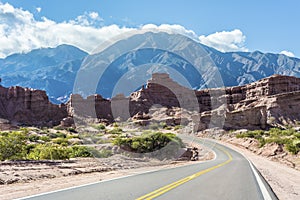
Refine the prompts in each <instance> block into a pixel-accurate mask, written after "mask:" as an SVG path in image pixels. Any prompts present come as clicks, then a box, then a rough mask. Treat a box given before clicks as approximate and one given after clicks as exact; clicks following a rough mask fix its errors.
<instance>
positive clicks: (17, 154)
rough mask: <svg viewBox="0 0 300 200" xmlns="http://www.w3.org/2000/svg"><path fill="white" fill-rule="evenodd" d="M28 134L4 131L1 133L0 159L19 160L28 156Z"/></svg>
mask: <svg viewBox="0 0 300 200" xmlns="http://www.w3.org/2000/svg"><path fill="white" fill-rule="evenodd" d="M26 139H27V138H26V134H25V133H24V132H17V131H14V132H9V133H8V132H3V133H1V134H0V160H19V159H23V158H24V157H25V156H26Z"/></svg>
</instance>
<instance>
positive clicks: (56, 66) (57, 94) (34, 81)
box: [0, 45, 87, 103]
mask: <svg viewBox="0 0 300 200" xmlns="http://www.w3.org/2000/svg"><path fill="white" fill-rule="evenodd" d="M86 55H87V53H86V52H84V51H81V50H80V49H78V48H76V47H74V46H70V45H60V46H58V47H56V48H44V49H36V50H33V51H31V52H29V53H26V54H14V55H11V56H8V57H7V58H5V59H0V74H1V75H0V76H1V78H2V85H3V86H6V87H8V86H14V85H19V86H23V87H31V88H35V89H42V90H46V91H47V94H48V95H49V97H50V99H51V101H52V102H55V103H59V102H63V101H65V100H66V99H68V98H69V95H70V93H71V91H72V89H73V83H74V79H75V76H76V73H77V71H78V70H79V68H80V66H81V63H82V60H83V58H84V57H85V56H86Z"/></svg>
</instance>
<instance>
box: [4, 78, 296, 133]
mask: <svg viewBox="0 0 300 200" xmlns="http://www.w3.org/2000/svg"><path fill="white" fill-rule="evenodd" d="M159 109H160V110H159ZM299 109H300V79H299V78H296V77H290V76H280V75H273V76H271V77H269V78H265V79H262V80H260V81H257V82H254V83H251V84H248V85H245V86H238V87H228V88H218V89H206V90H201V91H193V90H190V89H188V88H185V87H183V86H181V85H179V84H177V83H176V82H175V81H173V80H172V79H171V78H170V77H169V75H167V74H159V73H157V74H153V76H152V79H151V80H149V81H148V82H147V84H146V86H144V87H142V88H141V89H140V90H139V91H136V92H133V93H132V94H131V95H130V96H129V97H125V96H124V95H117V96H116V97H114V98H112V99H105V98H102V97H101V96H100V95H92V96H89V97H87V98H82V97H81V96H80V95H77V94H73V95H71V97H70V100H69V102H68V103H67V105H63V104H62V105H54V104H52V103H50V102H49V100H48V97H47V95H46V93H45V92H44V91H40V90H33V89H28V88H21V87H11V88H4V87H0V118H3V119H7V120H9V121H10V122H11V123H15V124H24V125H37V126H40V125H48V126H52V125H57V124H59V123H60V121H63V122H62V124H65V125H68V126H69V125H70V124H71V123H73V121H72V119H71V118H74V119H80V120H79V121H84V120H85V119H96V120H97V121H104V122H107V123H111V122H113V121H126V120H128V119H131V120H134V121H135V120H136V121H140V124H141V125H147V124H149V122H159V121H164V122H166V123H167V124H169V125H177V124H184V125H186V124H188V123H189V122H191V121H193V122H194V123H195V124H197V127H196V128H197V130H203V129H207V128H212V127H219V128H225V129H240V128H247V129H266V128H268V127H272V126H285V125H288V124H296V123H299V122H300V113H299V112H298V111H299ZM66 117H69V118H66ZM79 121H78V120H77V121H76V120H75V123H78V122H79Z"/></svg>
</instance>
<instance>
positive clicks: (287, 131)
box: [269, 128, 296, 136]
mask: <svg viewBox="0 0 300 200" xmlns="http://www.w3.org/2000/svg"><path fill="white" fill-rule="evenodd" d="M269 133H270V136H291V135H293V134H294V133H296V131H295V130H294V129H292V128H289V129H285V130H282V129H279V128H271V129H270V130H269Z"/></svg>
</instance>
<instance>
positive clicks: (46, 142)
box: [0, 128, 112, 160]
mask: <svg viewBox="0 0 300 200" xmlns="http://www.w3.org/2000/svg"><path fill="white" fill-rule="evenodd" d="M35 131H37V132H38V131H39V130H35ZM97 136H101V134H98V135H97ZM72 138H79V136H78V135H77V134H76V135H72V134H71V132H69V134H65V133H62V132H60V131H57V132H55V133H53V132H49V131H47V132H44V130H42V133H34V134H33V133H32V131H29V130H28V128H22V129H20V130H19V131H13V132H0V160H48V159H50V160H64V159H70V158H75V157H93V156H95V157H101V158H102V157H108V156H111V155H112V152H111V151H109V150H101V151H98V150H96V149H95V148H93V147H87V146H81V145H77V143H70V142H69V139H72ZM97 140H99V138H97Z"/></svg>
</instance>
